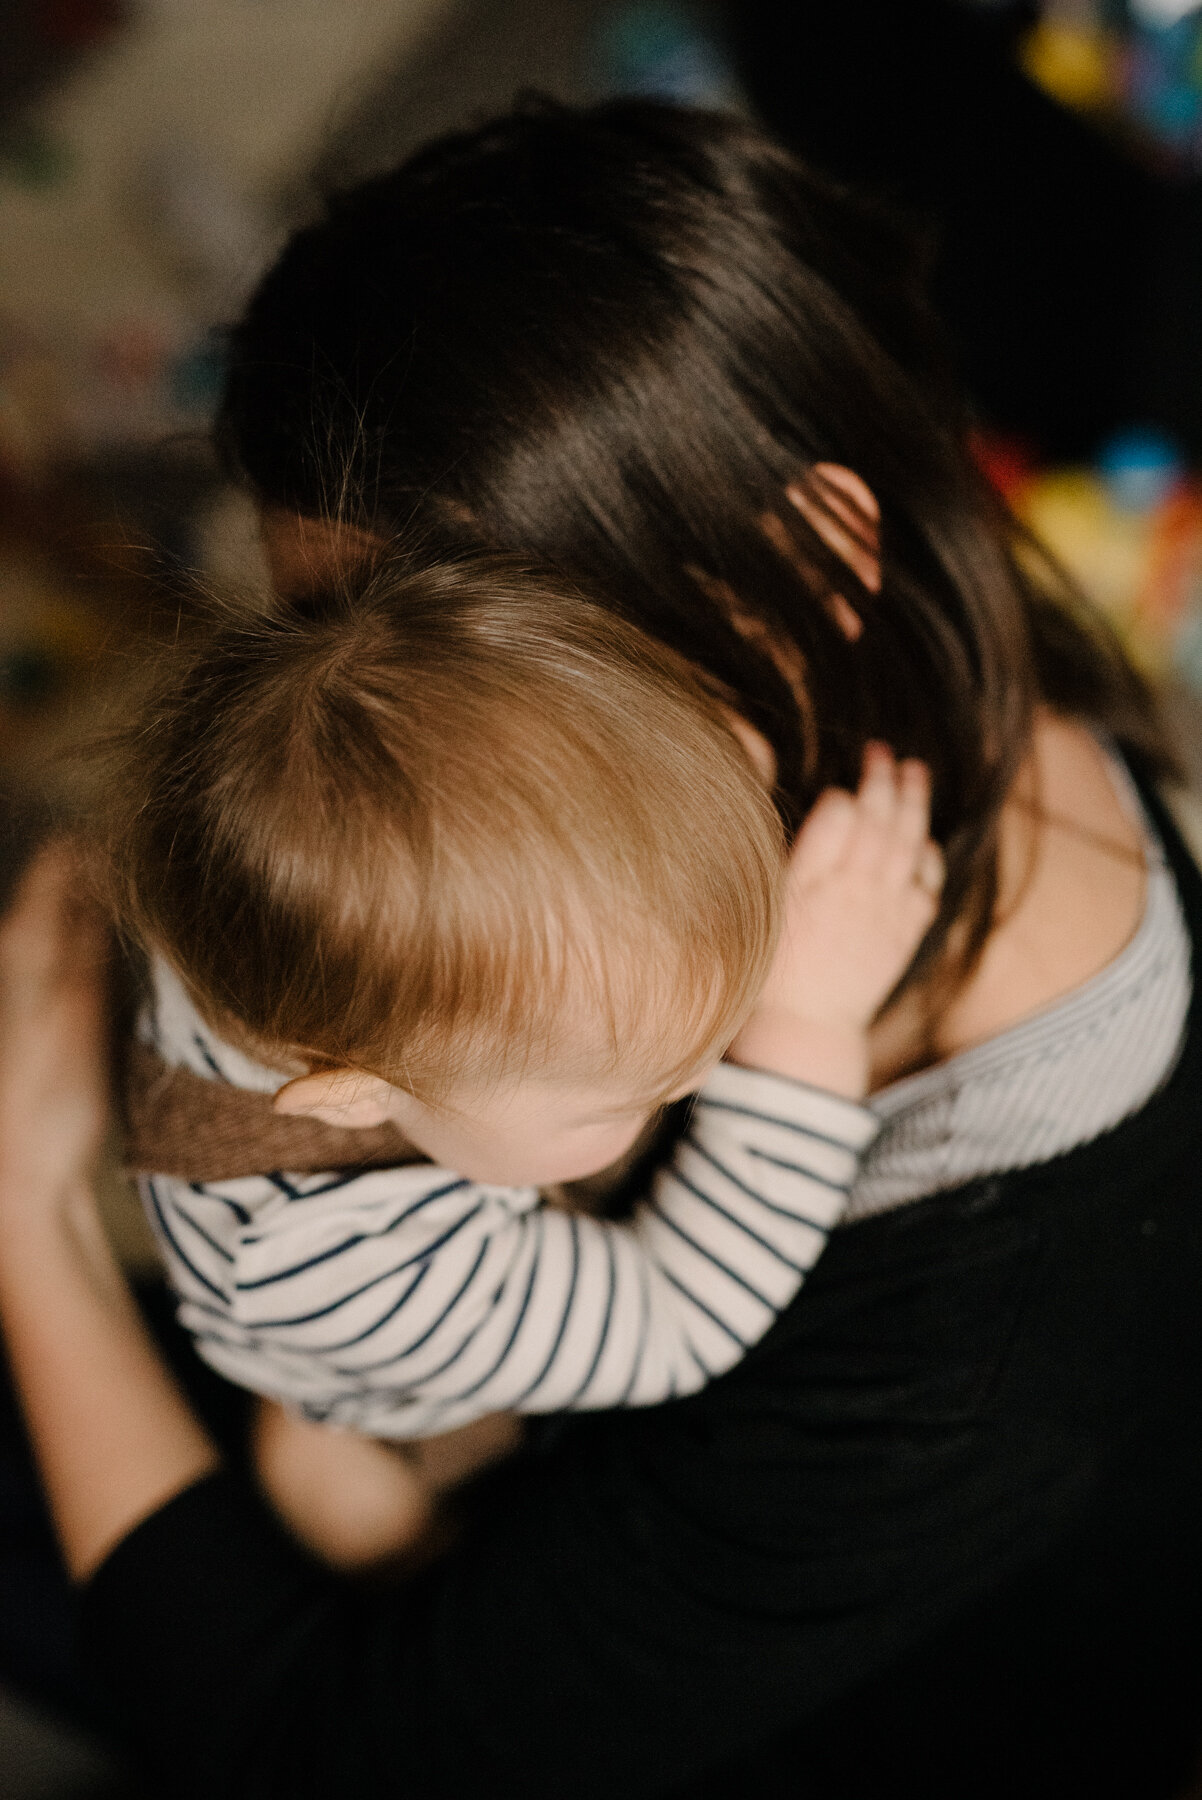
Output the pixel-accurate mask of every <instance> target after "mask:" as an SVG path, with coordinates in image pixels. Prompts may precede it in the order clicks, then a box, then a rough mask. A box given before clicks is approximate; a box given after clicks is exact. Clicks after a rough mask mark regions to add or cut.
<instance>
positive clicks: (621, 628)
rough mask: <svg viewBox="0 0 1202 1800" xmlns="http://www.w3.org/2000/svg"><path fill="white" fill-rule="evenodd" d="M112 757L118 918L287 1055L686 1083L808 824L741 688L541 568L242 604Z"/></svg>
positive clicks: (489, 1072)
mask: <svg viewBox="0 0 1202 1800" xmlns="http://www.w3.org/2000/svg"><path fill="white" fill-rule="evenodd" d="M113 773H114V781H113V796H114V799H113V814H112V818H111V821H110V824H111V830H110V839H109V841H110V852H109V862H110V868H111V871H112V875H113V881H114V889H115V899H116V903H117V908H118V912H119V915H120V916H121V917H122V918H123V919H124V921H125V923H126V925H127V926H128V927H129V928H130V929H131V930H132V931H133V932H134V933H135V934H136V935H137V936H138V937H140V938H141V939H142V940H143V942H144V943H146V944H147V945H148V946H149V947H151V948H153V949H156V950H158V951H159V952H161V953H163V954H164V955H165V956H166V957H167V959H168V960H169V961H170V962H171V963H172V964H173V965H174V966H175V967H176V969H177V970H178V971H179V973H180V974H181V976H182V977H183V979H184V980H185V982H186V984H187V986H188V988H189V990H190V992H191V993H192V995H193V998H194V999H195V1001H196V1003H197V1004H198V1006H199V1007H200V1009H201V1011H202V1013H203V1014H204V1015H205V1016H206V1017H207V1018H208V1019H209V1020H210V1022H211V1023H212V1024H213V1025H214V1026H215V1027H216V1028H217V1029H218V1030H219V1031H223V1032H224V1033H225V1034H226V1035H227V1036H233V1037H234V1039H235V1041H240V1042H241V1043H242V1044H243V1045H244V1046H246V1047H249V1048H251V1050H252V1052H253V1053H255V1054H257V1055H259V1056H260V1057H262V1058H264V1059H265V1060H267V1061H269V1062H271V1063H273V1064H274V1065H275V1066H278V1067H281V1068H285V1069H288V1068H295V1067H297V1066H303V1067H305V1068H320V1067H333V1066H351V1067H358V1068H362V1069H365V1070H368V1071H370V1072H372V1073H375V1074H379V1075H382V1076H383V1077H384V1078H385V1079H387V1080H388V1081H390V1082H393V1083H395V1084H397V1085H398V1086H402V1087H405V1088H407V1089H408V1090H410V1091H411V1092H413V1093H415V1094H418V1095H419V1096H421V1097H423V1098H427V1099H433V1100H437V1099H438V1098H439V1097H440V1096H442V1095H444V1094H445V1093H446V1092H447V1090H448V1089H449V1088H450V1087H451V1086H452V1085H453V1084H455V1083H456V1082H459V1081H461V1080H464V1079H468V1080H474V1081H489V1082H491V1081H496V1080H503V1079H511V1078H517V1077H521V1076H522V1075H530V1074H539V1075H542V1076H544V1077H547V1076H550V1077H552V1078H559V1077H562V1078H565V1079H582V1078H585V1077H590V1078H593V1077H599V1076H602V1075H607V1076H608V1075H610V1074H621V1075H622V1077H623V1078H624V1080H626V1081H627V1082H628V1083H644V1084H646V1085H647V1087H648V1089H649V1092H650V1090H651V1089H654V1097H657V1098H658V1097H660V1096H661V1094H662V1093H664V1092H666V1091H667V1090H668V1089H670V1088H671V1087H672V1086H673V1085H674V1084H676V1083H678V1082H679V1081H681V1080H685V1079H687V1078H688V1075H689V1074H690V1072H691V1071H692V1070H694V1069H695V1068H697V1067H698V1066H700V1065H701V1064H703V1063H704V1061H705V1060H707V1059H708V1058H710V1057H711V1056H716V1055H719V1054H720V1053H721V1051H722V1049H723V1048H724V1047H725V1045H726V1043H727V1042H729V1040H730V1038H731V1037H732V1036H733V1034H734V1032H735V1031H736V1029H737V1028H738V1025H739V1023H740V1022H741V1020H742V1018H743V1017H744V1016H745V1014H746V1012H747V1010H748V1008H749V1007H750V1005H751V1003H752V1001H753V999H754V996H755V994H756V992H757V990H758V988H759V986H760V984H761V983H762V980H763V977H764V974H765V971H766V968H767V964H768V960H769V958H770V955H771V952H772V949H773V945H774V940H775V936H776V929H777V914H778V899H779V890H780V883H781V873H782V866H783V838H782V831H781V826H780V823H779V820H778V818H777V815H776V812H775V810H774V809H773V807H772V804H771V801H770V797H769V796H768V794H767V793H766V792H765V790H764V787H763V784H762V782H761V780H760V779H759V777H758V776H757V774H756V772H755V771H754V769H753V768H752V766H751V763H750V761H749V759H748V757H747V755H746V753H745V751H744V750H743V748H742V746H741V745H740V744H739V742H738V741H737V739H736V737H735V735H734V734H733V732H732V730H731V729H730V726H729V724H728V723H727V720H726V718H725V716H724V714H723V712H722V710H721V708H720V707H719V705H718V703H717V702H716V700H715V699H714V698H713V697H712V695H711V694H709V693H708V692H707V691H706V690H705V689H704V688H703V687H702V686H701V684H700V683H699V681H698V679H697V677H696V675H695V674H694V673H693V672H692V671H691V670H690V668H689V667H688V665H687V664H686V663H684V662H683V660H682V659H680V658H679V657H677V656H676V655H675V654H674V653H673V652H671V651H670V650H668V649H666V648H665V647H663V646H662V645H660V644H658V643H657V642H656V641H654V640H653V639H652V638H651V637H650V636H648V635H647V634H646V633H645V632H643V631H642V630H640V629H639V628H638V627H637V626H634V625H632V624H629V623H627V622H626V621H624V620H622V619H621V618H619V617H617V616H615V614H614V613H613V612H611V611H608V610H606V609H604V608H602V607H600V606H598V605H595V604H593V603H592V602H591V601H590V600H589V599H588V598H587V597H585V596H584V595H583V594H581V593H580V592H579V591H577V590H576V589H575V588H574V587H572V586H571V585H570V584H567V583H565V582H564V581H563V580H561V579H560V578H558V577H557V576H555V575H553V574H551V573H549V572H548V571H546V570H544V569H541V568H538V567H533V566H531V565H529V564H528V563H526V562H524V561H522V560H520V559H517V558H511V557H473V558H470V559H462V560H459V561H457V562H452V563H445V564H436V565H435V566H425V567H419V566H415V565H414V564H413V563H412V562H410V561H406V560H405V559H403V558H400V557H396V556H393V557H391V558H388V559H385V560H383V561H381V562H379V563H377V565H376V566H375V567H374V568H373V569H370V570H367V571H365V572H363V573H362V574H361V576H360V577H359V578H358V580H357V582H356V581H355V580H354V578H352V577H347V578H346V579H345V580H343V581H342V582H341V583H340V584H334V585H328V586H326V587H324V588H323V589H322V590H321V591H319V592H314V593H309V594H306V595H304V596H302V597H300V598H292V599H276V600H274V601H273V602H272V603H271V604H270V606H269V608H268V609H267V610H266V611H265V612H252V611H251V610H250V609H239V608H228V607H227V608H225V609H224V610H219V611H218V612H217V614H216V616H212V617H210V618H209V620H208V623H207V626H206V628H205V629H204V630H203V632H202V634H201V638H200V641H199V642H198V643H196V644H194V645H192V646H191V647H190V648H188V649H176V650H175V651H173V652H169V653H167V656H166V660H165V663H164V665H163V666H162V667H161V668H160V669H159V671H158V673H157V677H156V679H155V681H154V682H153V684H152V686H151V689H150V691H149V694H148V697H147V698H146V699H145V700H144V702H143V703H142V705H141V706H140V708H139V709H138V712H137V716H136V717H135V718H134V719H133V720H132V722H131V723H129V724H128V725H127V726H126V727H125V728H124V729H123V730H122V732H121V733H120V736H119V740H118V750H117V761H116V768H115V770H114V772H113Z"/></svg>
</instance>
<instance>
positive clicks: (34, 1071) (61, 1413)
mask: <svg viewBox="0 0 1202 1800" xmlns="http://www.w3.org/2000/svg"><path fill="white" fill-rule="evenodd" d="M106 948H107V946H106V938H105V933H104V928H103V925H102V923H101V921H100V920H99V918H98V917H97V916H96V914H95V912H94V911H93V910H92V909H91V908H90V907H89V906H88V905H87V903H86V902H85V901H84V900H83V899H82V898H81V895H80V886H79V881H78V870H77V864H76V861H75V858H74V856H73V855H72V852H71V851H70V849H69V848H68V847H67V846H65V845H63V844H54V845H51V846H49V847H48V848H47V849H45V850H43V851H42V852H41V853H40V855H39V856H38V857H37V858H36V859H35V861H34V862H33V863H32V865H31V866H30V868H29V869H28V870H27V872H26V874H25V876H24V877H23V879H22V881H21V884H20V887H19V888H18V890H17V896H16V899H15V901H14V903H13V906H12V909H11V910H10V912H9V914H8V916H7V917H6V918H5V919H4V920H3V922H2V923H0V1323H2V1324H3V1327H4V1335H5V1338H6V1340H7V1344H8V1355H9V1363H10V1366H11V1369H12V1374H13V1381H14V1383H15V1386H16V1389H17V1392H18V1394H19V1395H20V1398H21V1403H22V1406H23V1408H24V1411H25V1418H26V1422H27V1424H28V1427H29V1434H30V1438H31V1440H32V1442H33V1446H34V1451H35V1453H36V1455H37V1459H38V1464H39V1467H40V1469H41V1474H42V1480H43V1482H44V1484H45V1487H46V1492H47V1495H48V1497H49V1501H50V1506H51V1510H52V1512H53V1514H54V1519H55V1524H56V1526H57V1529H58V1535H59V1540H60V1542H61V1544H62V1548H63V1554H64V1556H65V1558H66V1561H67V1566H68V1568H70V1569H71V1571H72V1572H73V1573H74V1574H75V1575H77V1576H80V1577H84V1576H87V1575H89V1574H91V1572H92V1570H93V1569H95V1567H96V1566H97V1564H98V1563H99V1562H100V1561H101V1559H102V1558H103V1557H104V1556H105V1555H106V1554H107V1553H108V1551H109V1550H110V1549H111V1548H112V1547H113V1545H114V1544H116V1543H117V1542H118V1541H119V1540H120V1539H121V1538H122V1537H124V1536H125V1535H126V1533H127V1532H128V1531H130V1530H132V1528H133V1527H134V1526H135V1525H136V1524H137V1523H138V1522H139V1520H141V1519H143V1518H145V1517H146V1516H147V1514H149V1513H152V1512H154V1511H155V1510H156V1509H157V1508H158V1507H160V1506H162V1505H163V1504H164V1503H165V1502H166V1501H167V1500H169V1499H170V1498H171V1496H172V1495H173V1494H176V1493H178V1492H179V1491H180V1489H181V1488H184V1487H187V1486H188V1484H189V1483H190V1482H193V1481H196V1480H197V1479H199V1477H201V1476H202V1475H205V1474H207V1473H208V1472H209V1471H210V1470H212V1469H213V1468H215V1467H216V1465H217V1460H218V1459H217V1452H216V1450H215V1448H214V1446H213V1445H212V1444H211V1443H210V1441H209V1439H208V1437H207V1436H206V1434H205V1432H204V1430H203V1428H202V1427H201V1426H200V1424H199V1423H198V1421H197V1420H196V1419H195V1418H194V1416H193V1414H192V1413H191V1411H190V1409H189V1408H188V1406H187V1404H186V1403H185V1401H184V1400H183V1398H182V1396H181V1395H180V1394H179V1392H178V1390H177V1389H176V1387H175V1384H174V1382H173V1380H172V1378H171V1376H170V1375H169V1374H168V1372H167V1370H166V1369H165V1367H164V1366H163V1363H162V1361H161V1360H160V1358H159V1356H158V1353H157V1351H156V1350H155V1347H154V1345H153V1344H152V1343H151V1341H150V1339H149V1337H148V1336H147V1333H146V1329H145V1327H144V1325H143V1323H142V1320H141V1318H140V1316H139V1314H138V1311H137V1308H136V1307H135V1306H134V1304H133V1301H132V1300H131V1298H130V1295H129V1291H128V1289H127V1288H126V1285H125V1282H124V1280H123V1278H122V1275H121V1272H120V1270H119V1269H118V1267H117V1265H116V1263H115V1261H114V1260H113V1256H112V1252H111V1251H110V1249H109V1246H108V1244H107V1242H106V1241H105V1237H104V1233H103V1231H102V1229H101V1225H100V1220H99V1218H98V1216H97V1212H96V1207H95V1201H94V1197H93V1193H92V1187H91V1180H90V1176H91V1172H92V1167H93V1164H94V1162H95V1159H96V1154H97V1151H98V1150H99V1148H100V1144H101V1141H102V1139H103V1136H104V1131H105V1125H106V1122H107V1115H108V1107H107V1086H108V1082H107V1071H106V1066H105V1044H106V1031H105V981H104V975H105V964H106V960H107V958H106Z"/></svg>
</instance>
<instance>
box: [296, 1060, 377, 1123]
mask: <svg viewBox="0 0 1202 1800" xmlns="http://www.w3.org/2000/svg"><path fill="white" fill-rule="evenodd" d="M391 1098H392V1089H391V1088H390V1087H389V1085H388V1083H387V1082H386V1081H384V1080H383V1079H382V1078H381V1077H380V1076H379V1075H363V1074H361V1073H360V1072H359V1070H358V1069H326V1070H323V1071H322V1073H320V1074H318V1075H299V1076H298V1077H297V1079H296V1080H295V1081H290V1082H288V1083H287V1084H286V1086H284V1087H282V1088H280V1090H279V1092H278V1093H277V1094H276V1097H275V1099H274V1100H273V1101H272V1106H273V1108H274V1110H275V1111H276V1112H278V1113H303V1114H304V1115H305V1117H306V1118H310V1119H320V1120H321V1122H322V1124H323V1125H348V1126H351V1127H352V1128H353V1127H356V1126H362V1127H367V1126H370V1125H383V1124H384V1122H385V1120H386V1119H387V1118H388V1116H389V1107H388V1103H389V1101H390V1099H391Z"/></svg>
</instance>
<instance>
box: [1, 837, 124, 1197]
mask: <svg viewBox="0 0 1202 1800" xmlns="http://www.w3.org/2000/svg"><path fill="white" fill-rule="evenodd" d="M107 967H108V939H107V935H106V933H105V930H104V926H103V922H102V920H101V919H100V917H99V915H98V914H97V912H96V910H95V908H94V907H93V906H92V905H90V904H89V902H88V901H87V900H86V898H85V897H84V895H83V892H82V883H81V881H80V878H79V867H78V861H77V858H76V856H75V853H74V852H73V851H72V849H71V847H70V845H68V844H67V843H65V842H63V841H59V842H56V843H52V844H50V845H48V846H47V847H46V848H45V849H43V850H42V851H40V852H39V854H38V855H37V856H36V857H35V858H34V860H33V862H32V863H31V864H30V866H29V868H28V869H27V870H26V872H25V874H24V876H23V877H22V879H21V882H20V885H19V887H18V889H17V893H16V897H15V899H14V901H13V905H12V907H11V909H10V910H9V912H8V915H7V916H6V917H5V918H4V920H3V921H2V922H0V1217H7V1218H8V1219H9V1220H10V1221H11V1218H12V1214H13V1210H14V1209H19V1208H22V1207H26V1206H36V1205H39V1204H42V1203H43V1200H42V1197H44V1196H46V1195H48V1194H58V1193H62V1192H64V1191H65V1190H66V1189H68V1188H70V1187H71V1186H72V1185H73V1184H76V1183H78V1182H80V1181H86V1179H87V1178H88V1176H89V1175H90V1174H91V1172H92V1169H93V1166H94V1164H95V1161H96V1157H97V1154H98V1152H99V1149H100V1146H101V1143H102V1142H103V1139H104V1134H105V1129H106V1124H107V1119H108V1078H107V1067H106V1048H107V1027H106V976H107Z"/></svg>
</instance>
